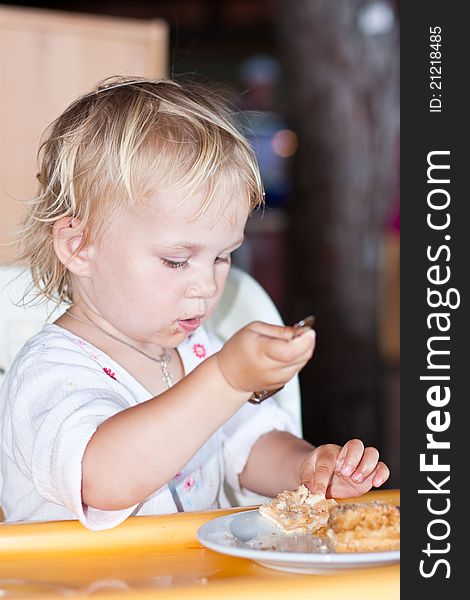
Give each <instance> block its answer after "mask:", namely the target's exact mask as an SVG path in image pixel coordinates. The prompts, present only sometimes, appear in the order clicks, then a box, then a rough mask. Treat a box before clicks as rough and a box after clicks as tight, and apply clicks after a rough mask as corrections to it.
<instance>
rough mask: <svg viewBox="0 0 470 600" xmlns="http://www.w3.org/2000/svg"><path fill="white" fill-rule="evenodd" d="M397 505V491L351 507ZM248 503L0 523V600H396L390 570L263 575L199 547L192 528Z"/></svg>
mask: <svg viewBox="0 0 470 600" xmlns="http://www.w3.org/2000/svg"><path fill="white" fill-rule="evenodd" d="M358 500H360V501H370V500H383V501H386V502H393V503H394V504H397V505H398V504H399V503H400V494H399V492H398V490H383V491H379V490H376V491H373V492H369V493H368V494H365V495H364V496H362V497H361V498H360V499H356V500H355V501H358ZM250 508H253V507H244V508H235V509H229V510H211V511H205V512H201V513H179V514H174V515H161V516H152V517H130V518H129V519H127V521H125V522H124V523H122V524H121V525H119V526H118V527H115V528H114V529H110V530H107V531H100V532H92V531H88V530H87V529H85V528H84V527H83V526H82V525H81V524H80V523H79V522H78V521H53V522H48V523H15V524H5V523H3V524H0V597H1V598H10V597H11V598H18V597H21V598H64V597H69V598H70V597H72V598H73V597H81V598H83V597H84V596H93V597H97V598H101V599H106V598H110V599H111V598H112V599H113V600H115V599H116V598H117V597H124V598H126V599H127V598H150V597H155V596H158V598H162V599H163V600H166V599H183V598H184V599H192V598H204V599H206V598H207V599H211V598H217V599H223V600H230V599H232V598H233V599H234V600H235V598H236V599H237V600H239V599H240V598H242V599H243V600H249V599H251V598H256V600H262V599H263V598H269V600H276V599H281V598H282V600H289V599H290V598H295V600H304V599H305V600H307V599H308V600H311V599H312V598H316V599H319V600H321V599H323V598H328V600H335V599H339V598H341V600H345V599H347V600H355V599H358V600H359V599H360V600H367V599H369V598H370V599H372V598H374V600H377V599H378V598H379V599H380V600H389V599H393V600H397V599H398V598H399V596H400V590H399V565H398V564H397V565H390V566H384V567H374V568H359V569H354V570H352V571H343V572H341V573H339V572H336V573H334V574H325V575H295V574H290V573H284V572H280V571H275V570H271V569H268V568H265V567H262V566H260V565H259V564H257V563H255V562H253V561H251V560H248V559H244V558H235V557H231V556H227V555H223V554H219V553H216V552H212V551H211V550H208V549H206V548H204V547H203V546H202V545H201V544H200V543H199V542H198V541H197V538H196V532H197V530H198V528H199V527H200V526H201V525H203V524H204V523H207V522H208V521H210V520H211V519H214V518H216V517H220V516H223V515H226V514H230V513H233V512H237V511H240V510H249V509H250Z"/></svg>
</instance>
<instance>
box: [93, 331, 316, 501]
mask: <svg viewBox="0 0 470 600" xmlns="http://www.w3.org/2000/svg"><path fill="white" fill-rule="evenodd" d="M292 338H293V332H292V329H291V328H288V327H287V328H284V327H278V326H274V325H267V324H265V323H257V322H256V323H251V324H250V325H247V326H246V327H244V328H243V329H242V330H240V331H239V332H237V333H236V334H235V335H234V336H233V337H232V338H231V339H230V340H228V342H227V343H226V344H225V346H224V347H223V348H222V349H221V350H220V352H218V353H216V354H215V355H213V356H211V357H209V358H208V359H207V360H205V361H204V362H203V363H202V364H201V365H199V366H198V367H197V368H196V369H194V371H192V372H191V373H190V374H189V375H187V376H186V377H184V378H183V379H182V380H181V381H180V382H178V383H177V384H176V385H175V386H174V387H173V388H171V389H170V390H167V391H166V392H164V393H162V394H160V395H159V396H156V397H155V398H152V399H150V400H148V401H146V402H144V403H142V404H139V405H137V406H133V407H131V408H128V409H126V410H123V411H121V412H119V413H117V414H116V415H114V416H112V417H110V418H109V419H107V420H106V421H105V422H104V423H103V424H102V425H101V426H100V427H99V428H98V430H97V431H96V433H95V434H94V435H93V437H92V438H91V440H90V442H89V444H88V446H87V448H86V451H85V454H84V457H83V480H82V498H83V502H84V503H85V504H86V505H88V506H92V507H94V508H100V509H103V510H119V509H122V508H126V507H128V506H132V505H134V504H136V503H138V502H140V501H141V500H143V499H144V498H146V497H147V496H149V495H150V494H152V493H153V492H154V491H156V490H157V489H159V488H160V487H161V486H163V485H164V484H165V483H166V482H167V481H168V480H170V479H172V478H173V477H174V475H175V473H177V472H178V471H179V470H181V468H182V467H183V466H184V465H185V464H186V463H187V462H188V461H189V460H190V458H191V457H192V456H193V455H194V454H195V453H196V452H197V451H198V450H199V448H201V447H202V446H203V445H204V443H205V442H206V441H207V440H208V439H209V437H210V436H211V435H212V434H213V433H214V432H215V431H216V430H217V429H218V428H219V427H221V426H222V425H223V424H224V423H225V422H226V421H227V420H228V419H229V418H230V417H231V416H232V415H233V414H235V413H236V412H237V410H238V409H239V408H240V407H241V406H242V405H243V404H244V403H245V402H246V401H247V400H248V398H249V397H250V396H251V393H252V392H253V391H254V390H257V389H273V388H277V387H281V386H282V385H284V384H285V383H286V382H287V381H289V379H291V378H292V377H293V376H294V375H295V374H296V373H297V372H298V371H299V370H300V369H301V368H302V367H303V366H304V364H305V363H306V362H307V360H308V359H309V358H310V356H311V355H312V352H313V347H314V334H313V332H311V331H307V332H305V333H304V334H302V335H301V336H299V337H297V338H295V339H292Z"/></svg>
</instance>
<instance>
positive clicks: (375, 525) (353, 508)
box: [327, 502, 400, 552]
mask: <svg viewBox="0 0 470 600" xmlns="http://www.w3.org/2000/svg"><path fill="white" fill-rule="evenodd" d="M327 535H328V538H329V540H330V542H331V544H332V547H333V548H334V550H335V551H336V552H378V551H383V550H398V549H399V548H400V511H399V509H398V508H397V507H396V506H393V505H392V504H387V503H385V502H364V503H360V502H357V503H345V504H338V505H337V506H335V507H334V508H333V510H332V511H331V514H330V517H329V519H328V530H327Z"/></svg>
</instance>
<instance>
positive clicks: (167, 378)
mask: <svg viewBox="0 0 470 600" xmlns="http://www.w3.org/2000/svg"><path fill="white" fill-rule="evenodd" d="M169 362H170V357H169V355H168V353H167V352H165V353H164V354H163V356H162V357H161V359H160V367H161V369H162V381H163V383H165V384H166V386H167V387H168V388H171V387H172V385H173V378H172V376H171V373H170V371H169V370H168V363H169Z"/></svg>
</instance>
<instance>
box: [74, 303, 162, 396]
mask: <svg viewBox="0 0 470 600" xmlns="http://www.w3.org/2000/svg"><path fill="white" fill-rule="evenodd" d="M66 313H67V315H68V316H69V317H72V319H76V320H77V321H80V323H83V324H84V325H88V327H92V328H93V329H96V330H97V331H100V332H101V333H104V334H105V335H107V336H108V337H110V338H112V339H113V340H114V341H116V342H120V343H121V344H124V345H125V346H128V347H129V348H132V350H135V351H136V352H138V353H139V354H142V355H143V356H145V357H146V358H148V359H149V360H153V362H156V363H159V364H160V369H161V370H162V381H163V383H165V384H166V385H167V387H168V389H169V388H171V387H172V386H173V376H172V374H171V373H170V370H169V368H168V364H169V362H170V360H171V357H170V355H169V354H168V352H167V351H166V350H165V349H164V350H163V352H162V354H161V356H160V357H159V358H155V356H152V355H151V354H147V352H144V351H143V350H141V349H140V348H137V346H133V345H132V344H129V342H126V341H125V340H121V338H118V337H117V336H115V335H113V334H112V333H109V331H106V329H103V328H102V327H100V326H99V325H96V324H95V323H93V322H92V321H86V320H85V319H82V318H81V317H78V316H77V315H74V314H73V313H71V312H70V311H68V310H67V311H66Z"/></svg>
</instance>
